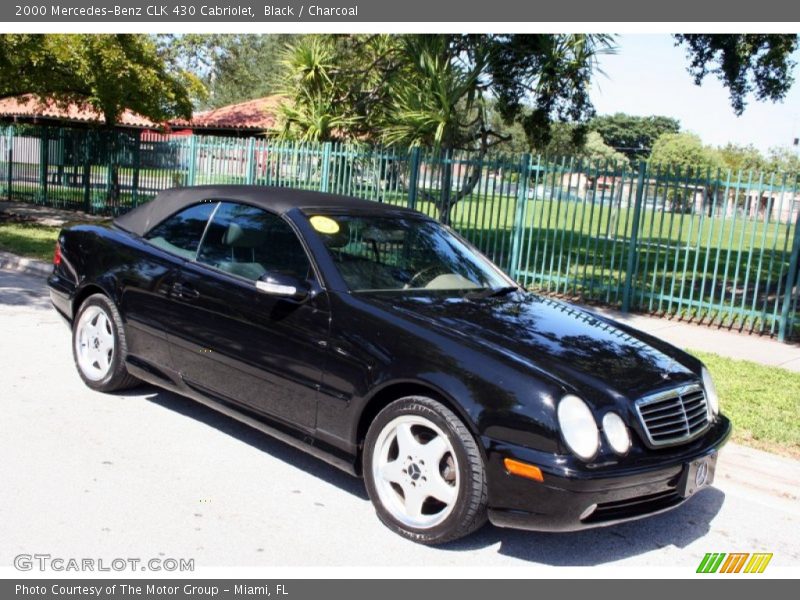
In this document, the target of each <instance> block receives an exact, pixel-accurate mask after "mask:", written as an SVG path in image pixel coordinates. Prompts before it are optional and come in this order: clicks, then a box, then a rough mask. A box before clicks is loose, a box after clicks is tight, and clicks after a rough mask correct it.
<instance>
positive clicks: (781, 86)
mask: <svg viewBox="0 0 800 600" xmlns="http://www.w3.org/2000/svg"><path fill="white" fill-rule="evenodd" d="M674 37H675V44H676V45H677V46H684V47H685V48H686V55H687V57H688V58H689V60H690V65H689V68H688V71H689V73H690V74H691V75H692V77H694V82H695V83H696V84H697V85H700V84H701V83H702V82H703V80H704V79H705V77H706V75H709V74H712V75H716V76H717V78H718V79H719V80H720V81H721V82H722V83H723V85H725V87H727V88H728V92H729V93H730V99H731V106H732V107H733V110H734V112H735V113H736V114H737V115H741V114H742V113H743V112H744V109H745V106H746V105H747V96H748V95H749V94H751V93H753V94H755V97H756V99H758V100H772V101H773V102H775V101H778V100H782V99H783V98H784V97H785V96H786V93H787V92H788V91H789V89H790V88H791V86H792V84H793V83H794V77H793V75H792V71H793V70H794V67H795V66H796V64H797V63H796V61H795V60H794V59H793V58H792V54H793V53H794V52H795V51H796V50H797V48H798V40H799V39H800V36H798V35H797V34H793V33H792V34H736V35H731V34H678V35H675V36H674Z"/></svg>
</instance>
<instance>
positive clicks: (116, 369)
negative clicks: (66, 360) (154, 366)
mask: <svg viewBox="0 0 800 600" xmlns="http://www.w3.org/2000/svg"><path fill="white" fill-rule="evenodd" d="M72 352H73V356H74V358H75V366H76V367H77V368H78V374H79V375H80V376H81V379H83V382H84V383H85V384H86V385H88V386H89V387H90V388H92V389H94V390H97V391H100V392H113V391H116V390H121V389H125V388H129V387H133V386H135V385H137V384H138V383H139V380H138V379H136V378H134V377H133V376H131V375H129V374H128V371H127V369H126V368H125V355H126V354H127V340H126V338H125V329H124V327H123V325H122V318H121V317H120V315H119V311H117V307H116V306H114V303H113V302H111V300H109V299H108V298H107V297H106V296H104V295H103V294H93V295H91V296H89V297H88V298H87V299H86V300H85V301H84V302H83V304H81V307H80V308H79V309H78V314H77V315H76V316H75V320H74V322H73V327H72Z"/></svg>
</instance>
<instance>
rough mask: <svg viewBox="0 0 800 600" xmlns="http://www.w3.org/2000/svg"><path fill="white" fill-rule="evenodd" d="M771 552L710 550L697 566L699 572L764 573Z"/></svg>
mask: <svg viewBox="0 0 800 600" xmlns="http://www.w3.org/2000/svg"><path fill="white" fill-rule="evenodd" d="M771 560H772V553H771V552H769V553H768V552H754V553H752V554H751V553H749V552H730V553H725V552H709V553H708V554H706V555H705V556H704V557H703V560H701V561H700V564H699V565H698V566H697V572H698V573H763V572H764V569H766V568H767V565H768V564H769V561H771Z"/></svg>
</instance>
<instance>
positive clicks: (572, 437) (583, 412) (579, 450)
mask: <svg viewBox="0 0 800 600" xmlns="http://www.w3.org/2000/svg"><path fill="white" fill-rule="evenodd" d="M558 425H559V426H560V427H561V435H562V436H563V437H564V441H565V442H566V443H567V446H569V449H570V450H572V451H573V452H574V453H575V454H576V455H577V456H578V457H580V458H582V459H584V460H589V459H590V458H592V457H593V456H594V455H595V454H597V448H598V446H599V445H600V432H599V431H597V423H595V420H594V417H593V416H592V411H590V410H589V407H588V406H586V403H585V402H584V401H583V400H581V399H580V398H578V397H577V396H564V397H563V398H562V399H561V402H559V403H558Z"/></svg>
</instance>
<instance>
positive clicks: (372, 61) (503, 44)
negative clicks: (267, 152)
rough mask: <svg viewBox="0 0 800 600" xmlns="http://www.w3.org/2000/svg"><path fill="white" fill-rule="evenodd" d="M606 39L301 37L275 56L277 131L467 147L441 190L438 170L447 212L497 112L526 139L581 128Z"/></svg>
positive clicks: (490, 136) (495, 136) (466, 185)
mask: <svg viewBox="0 0 800 600" xmlns="http://www.w3.org/2000/svg"><path fill="white" fill-rule="evenodd" d="M610 48H611V38H610V37H609V36H589V35H575V36H566V35H539V36H523V35H502V36H487V35H404V36H387V35H375V36H363V35H352V36H324V37H315V38H311V39H308V38H306V39H304V40H302V41H301V42H300V43H297V44H294V45H292V46H291V47H290V48H289V49H288V51H287V55H286V56H285V58H284V65H285V67H286V70H285V75H284V77H285V78H284V89H285V91H286V94H287V96H288V97H289V98H290V102H289V103H287V105H286V107H285V108H284V110H283V114H282V124H281V135H283V136H284V137H296V138H301V139H317V140H325V139H353V140H359V141H365V142H374V143H383V144H388V145H397V146H401V147H409V146H412V147H413V146H425V147H430V148H432V149H433V150H434V151H435V152H436V153H438V154H439V155H440V156H443V157H446V156H449V155H452V154H453V153H455V152H461V153H470V154H471V155H472V157H473V158H475V159H477V160H475V161H472V162H471V163H470V166H469V168H468V173H467V175H466V176H465V177H464V178H463V180H462V181H461V185H460V189H457V190H453V189H451V185H452V167H451V166H449V164H450V163H445V165H448V166H445V168H443V169H442V170H441V171H442V181H441V182H440V186H439V190H440V191H439V192H438V195H439V197H438V199H437V200H438V202H439V206H440V216H441V218H442V220H444V221H447V220H448V219H449V213H450V210H451V208H452V206H454V205H455V204H456V203H457V202H458V201H460V200H461V199H462V198H464V197H465V196H467V195H468V194H469V193H470V192H471V191H472V189H474V187H475V185H477V183H478V181H479V180H480V177H481V170H480V167H479V166H478V161H479V160H480V159H482V158H484V157H485V156H486V155H487V154H488V152H489V151H490V149H491V148H492V147H493V146H495V145H497V144H500V143H503V142H505V141H508V140H509V139H511V137H510V136H508V135H504V134H501V133H500V132H498V131H497V130H495V129H494V127H495V126H496V125H497V124H498V121H500V122H503V123H506V124H508V125H511V124H513V123H519V124H520V125H521V127H522V129H523V131H524V132H525V135H526V138H527V140H528V143H529V144H540V145H541V144H543V143H547V140H548V139H549V137H550V126H551V123H552V121H554V120H566V119H570V120H572V121H574V122H576V123H577V124H578V127H576V139H579V138H581V137H582V136H583V135H585V127H583V125H584V124H585V122H586V121H587V120H588V119H589V118H590V117H591V116H592V115H593V114H594V112H593V107H592V105H591V102H590V101H589V97H588V83H589V81H590V78H591V74H592V73H593V71H594V69H595V68H596V59H597V56H598V55H599V54H600V53H602V52H605V51H609V49H610ZM526 102H529V103H530V107H526ZM493 109H494V111H495V112H496V114H493ZM498 115H499V117H500V118H499V119H498V118H497V116H498ZM423 193H427V192H425V191H423Z"/></svg>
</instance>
